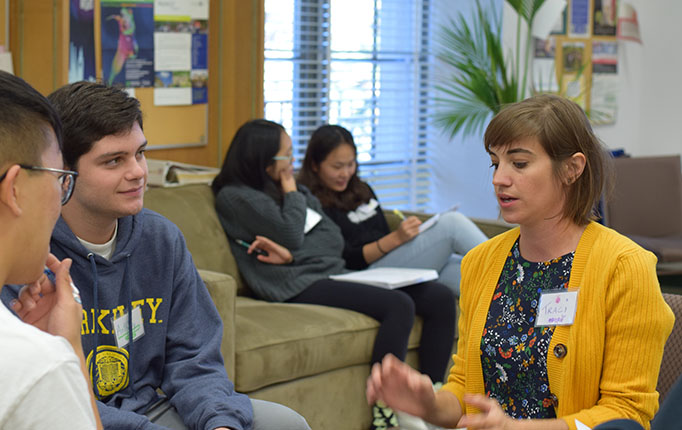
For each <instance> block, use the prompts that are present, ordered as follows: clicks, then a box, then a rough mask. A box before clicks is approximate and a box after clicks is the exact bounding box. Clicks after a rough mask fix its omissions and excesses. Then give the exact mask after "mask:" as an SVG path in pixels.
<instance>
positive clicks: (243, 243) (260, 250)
mask: <svg viewBox="0 0 682 430" xmlns="http://www.w3.org/2000/svg"><path fill="white" fill-rule="evenodd" d="M234 241H235V242H237V244H238V245H241V246H243V247H244V248H246V249H249V247H251V244H250V243H249V242H246V241H244V240H241V239H235V240H234ZM253 252H255V253H256V254H258V255H262V256H263V257H267V256H268V252H267V251H265V250H263V249H260V248H254V249H253Z"/></svg>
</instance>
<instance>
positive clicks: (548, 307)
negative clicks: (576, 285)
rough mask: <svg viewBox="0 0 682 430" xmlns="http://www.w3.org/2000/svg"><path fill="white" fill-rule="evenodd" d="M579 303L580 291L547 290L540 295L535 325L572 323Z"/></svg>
mask: <svg viewBox="0 0 682 430" xmlns="http://www.w3.org/2000/svg"><path fill="white" fill-rule="evenodd" d="M577 305H578V291H577V290H575V291H563V290H562V291H547V292H544V293H542V295H540V304H539V305H538V315H537V319H536V320H535V326H536V327H537V326H554V325H571V324H573V320H574V319H575V311H576V308H577Z"/></svg>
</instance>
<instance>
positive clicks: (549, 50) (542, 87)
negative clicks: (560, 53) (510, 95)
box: [531, 37, 559, 93]
mask: <svg viewBox="0 0 682 430" xmlns="http://www.w3.org/2000/svg"><path fill="white" fill-rule="evenodd" d="M533 42H534V47H535V49H534V53H533V54H534V55H533V57H534V58H533V63H532V69H531V73H532V81H533V91H535V92H538V93H557V92H558V91H559V85H558V83H557V80H556V69H555V67H554V56H555V55H556V39H555V38H553V37H549V38H547V39H538V38H534V40H533Z"/></svg>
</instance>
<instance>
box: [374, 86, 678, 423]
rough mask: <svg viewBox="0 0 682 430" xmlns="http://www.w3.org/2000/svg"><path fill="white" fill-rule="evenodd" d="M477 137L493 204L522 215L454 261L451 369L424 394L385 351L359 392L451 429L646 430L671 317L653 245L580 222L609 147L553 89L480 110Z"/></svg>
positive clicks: (588, 216)
mask: <svg viewBox="0 0 682 430" xmlns="http://www.w3.org/2000/svg"><path fill="white" fill-rule="evenodd" d="M485 148H486V150H487V151H488V153H489V154H490V159H491V162H492V167H493V168H494V173H493V185H494V188H495V193H496V195H497V199H498V203H499V205H500V210H501V214H502V216H503V218H504V219H505V221H507V222H510V223H515V224H518V225H519V227H518V228H515V229H513V230H510V231H508V232H506V233H504V234H501V235H499V236H497V237H495V238H493V239H491V240H489V241H487V242H485V243H483V244H481V245H479V246H478V247H476V248H474V249H473V250H472V251H470V252H469V253H468V254H467V255H466V256H465V257H464V260H463V261H462V281H461V293H462V294H461V301H460V307H461V315H460V323H459V332H460V336H459V343H458V349H457V354H456V355H455V356H454V357H453V359H454V366H453V367H452V369H451V371H450V376H449V378H448V382H447V384H446V385H445V386H444V387H443V388H442V389H441V390H440V391H439V392H437V393H434V392H433V390H432V388H431V384H430V380H429V379H428V378H426V377H424V376H423V375H420V374H419V373H418V372H416V371H415V370H412V369H411V368H410V367H409V366H407V365H405V364H404V363H402V362H400V361H398V360H397V359H395V357H390V356H389V357H387V358H385V359H384V360H383V362H382V363H381V364H376V365H375V366H374V367H373V369H372V374H371V376H370V378H369V379H368V382H367V397H368V400H369V401H370V403H373V402H375V401H377V400H378V401H383V402H385V403H386V404H387V405H388V406H389V407H392V408H395V409H399V410H402V411H405V412H407V413H409V414H413V415H416V416H419V417H421V418H423V419H425V420H426V421H428V422H431V423H434V424H437V425H439V426H443V427H448V428H450V427H455V426H456V427H467V428H468V429H469V430H472V429H490V430H511V429H514V430H515V429H519V430H521V429H542V430H553V429H558V430H559V429H561V430H566V429H571V430H573V429H576V427H577V426H579V425H580V423H582V424H585V425H587V426H589V427H594V426H597V425H599V424H602V425H603V424H604V423H607V422H609V421H611V420H619V419H627V420H630V421H629V422H630V423H632V424H634V425H635V426H636V427H634V428H638V427H639V425H641V426H642V427H644V428H646V429H648V428H649V421H650V420H651V419H652V418H653V416H654V414H655V412H656V410H657V409H658V393H657V392H656V382H657V378H658V371H659V367H660V364H661V357H662V355H663V346H664V344H665V341H666V339H667V337H668V335H669V334H670V331H671V330H672V325H673V321H674V317H673V314H672V312H671V311H670V309H669V308H668V306H667V305H666V304H665V302H664V300H663V297H662V296H661V292H660V287H659V284H658V280H657V278H656V270H655V265H656V258H655V257H654V255H653V254H651V253H650V252H648V251H645V250H643V249H642V248H640V247H639V246H638V245H637V244H635V243H634V242H632V241H631V240H629V239H628V238H626V237H624V236H622V235H620V234H618V233H617V232H615V231H613V230H611V229H608V228H606V227H603V226H601V225H599V224H597V223H595V222H594V221H591V220H592V219H593V211H594V208H595V207H596V204H597V202H598V201H599V198H600V196H601V195H602V190H603V189H604V185H605V183H606V182H607V180H606V179H607V177H608V173H607V172H608V168H607V166H608V164H607V162H608V160H607V157H608V156H607V155H606V153H605V151H604V149H603V148H602V146H601V144H600V143H599V140H598V139H597V138H596V137H595V135H594V134H593V132H592V129H591V127H590V125H589V122H588V120H587V118H586V117H585V114H584V113H583V111H582V110H581V109H580V107H578V106H577V105H576V104H575V103H573V102H571V101H568V100H566V99H563V98H560V97H556V96H549V95H544V96H538V97H534V98H530V99H527V100H525V101H522V102H519V103H515V104H513V105H510V106H508V107H507V108H505V109H503V110H502V111H501V112H500V113H499V114H498V115H497V116H495V118H493V120H492V121H491V122H490V125H489V126H488V128H487V130H486V133H485ZM636 423H639V425H637V424H636ZM578 428H580V427H578ZM614 428H616V427H614ZM621 428H626V427H621Z"/></svg>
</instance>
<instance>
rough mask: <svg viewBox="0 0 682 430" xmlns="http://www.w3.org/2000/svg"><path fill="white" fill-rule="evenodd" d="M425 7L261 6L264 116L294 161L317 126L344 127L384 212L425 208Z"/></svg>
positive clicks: (291, 1)
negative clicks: (281, 131)
mask: <svg viewBox="0 0 682 430" xmlns="http://www.w3.org/2000/svg"><path fill="white" fill-rule="evenodd" d="M432 1H433V0H265V76H264V78H265V82H264V91H265V94H264V99H265V116H266V118H268V119H270V120H273V121H276V122H279V123H281V124H282V125H283V126H284V127H285V128H286V129H287V131H288V132H289V134H290V135H291V137H292V140H293V143H294V154H295V156H296V158H298V163H300V161H301V160H302V158H303V155H304V154H305V147H306V144H307V140H308V138H309V137H310V135H311V134H312V132H313V131H314V130H315V129H316V128H317V127H319V126H320V125H322V124H327V123H330V124H339V125H342V126H344V127H346V128H347V129H348V130H350V132H351V133H352V134H353V136H354V138H355V142H356V144H357V146H358V161H359V164H360V167H359V172H360V175H361V177H362V178H363V179H364V180H366V181H367V182H369V183H370V184H371V186H372V187H373V188H374V189H375V191H376V193H377V194H378V196H379V200H380V201H381V203H382V204H383V206H384V207H389V208H402V209H411V210H430V209H431V208H430V206H429V202H430V200H431V199H430V195H431V191H432V190H431V188H432V185H431V163H430V158H429V157H430V149H429V135H430V134H431V132H432V131H431V127H432V125H431V124H430V119H431V110H430V109H431V106H430V105H431V103H430V100H431V99H432V93H431V85H430V74H431V73H432V67H433V61H432V57H431V56H430V52H429V50H430V39H431V35H432V29H431V28H430V26H429V24H430V22H431V19H430V16H431V9H432V7H431V3H432ZM297 165H299V164H297Z"/></svg>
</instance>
